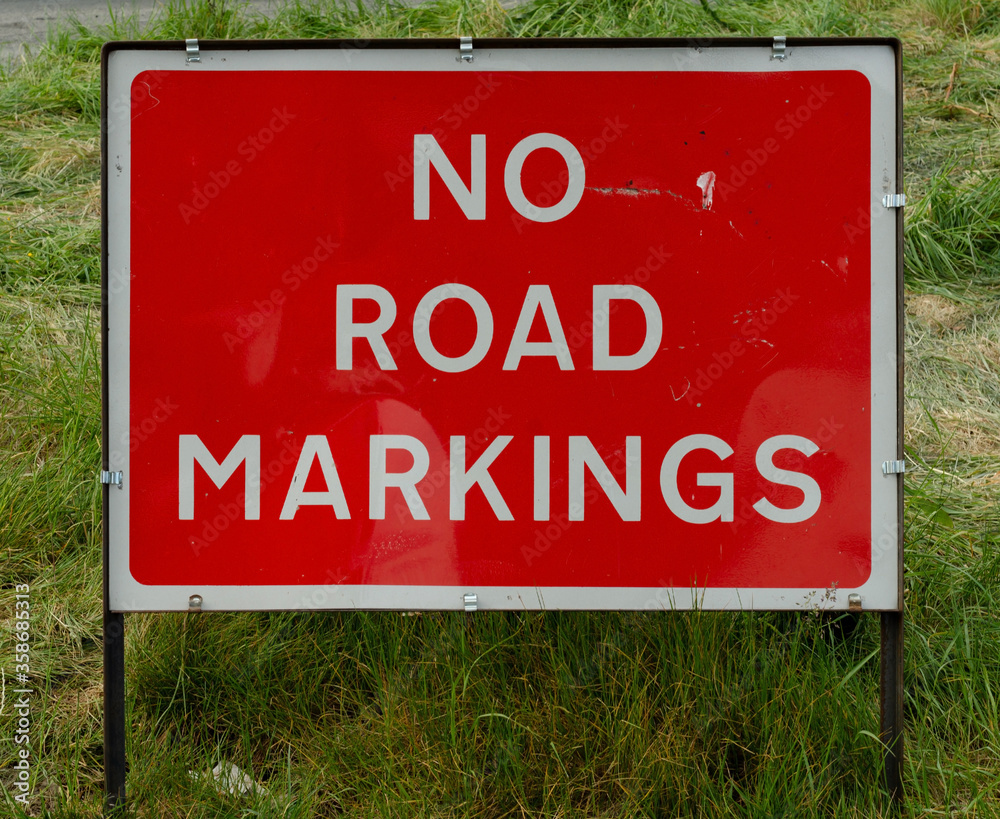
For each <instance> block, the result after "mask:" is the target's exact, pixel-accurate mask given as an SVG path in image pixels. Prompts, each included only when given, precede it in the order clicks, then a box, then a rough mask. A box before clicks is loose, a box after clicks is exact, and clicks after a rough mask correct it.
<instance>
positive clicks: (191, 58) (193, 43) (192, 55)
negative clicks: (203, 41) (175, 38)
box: [184, 39, 201, 63]
mask: <svg viewBox="0 0 1000 819" xmlns="http://www.w3.org/2000/svg"><path fill="white" fill-rule="evenodd" d="M184 47H185V48H186V49H187V58H186V59H185V62H189V63H200V62H201V49H200V48H199V46H198V41H197V40H195V39H192V40H185V41H184Z"/></svg>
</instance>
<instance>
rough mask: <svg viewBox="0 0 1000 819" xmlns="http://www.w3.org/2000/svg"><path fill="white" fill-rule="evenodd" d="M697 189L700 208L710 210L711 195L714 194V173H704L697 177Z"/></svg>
mask: <svg viewBox="0 0 1000 819" xmlns="http://www.w3.org/2000/svg"><path fill="white" fill-rule="evenodd" d="M697 184H698V187H699V188H701V207H702V210H711V209H712V194H713V193H714V192H715V173H714V171H705V173H703V174H702V175H701V176H699V177H698V182H697Z"/></svg>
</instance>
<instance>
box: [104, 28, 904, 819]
mask: <svg viewBox="0 0 1000 819" xmlns="http://www.w3.org/2000/svg"><path fill="white" fill-rule="evenodd" d="M475 43H476V46H477V47H478V48H488V49H509V48H658V47H659V48H662V47H672V48H681V47H683V48H696V49H699V50H700V49H702V48H719V47H742V48H746V47H761V48H767V47H770V46H771V45H772V43H773V39H772V38H770V37H723V38H704V39H702V38H687V39H681V38H666V37H656V38H648V39H638V38H623V39H613V38H595V39H545V38H539V39H532V40H515V39H495V38H484V39H477V40H476V41H475ZM199 45H200V46H202V47H204V48H205V49H210V50H213V51H226V50H228V51H245V50H247V49H256V50H275V49H324V50H329V49H366V48H373V49H450V50H454V51H456V52H457V51H458V47H459V41H458V40H457V39H422V40H202V41H200V42H199ZM817 45H879V46H889V47H890V48H892V50H893V53H894V55H895V62H896V179H897V180H898V181H899V184H900V185H901V184H902V179H903V92H902V82H903V69H902V44H901V43H900V41H899V40H898V39H895V38H884V37H853V38H840V37H810V38H795V37H792V38H788V39H787V40H786V47H787V48H789V49H791V48H795V47H799V46H817ZM164 49H177V50H178V51H181V52H184V51H185V49H186V45H185V43H184V41H182V40H169V41H148V40H147V41H120V42H109V43H105V45H104V47H103V49H102V51H101V164H102V168H103V172H102V175H101V198H102V205H103V206H102V209H101V338H102V353H101V356H102V385H101V395H102V403H103V411H102V438H101V440H102V449H103V455H102V469H104V470H110V469H111V466H112V465H111V464H109V463H108V453H109V451H110V450H109V430H108V414H107V407H108V347H107V334H108V303H107V299H108V275H109V271H108V239H107V235H108V208H107V199H108V181H107V168H108V144H107V125H108V61H109V58H110V56H111V54H112V53H113V52H115V51H119V50H129V51H152V50H164ZM896 327H897V338H896V356H897V359H896V360H897V392H896V395H897V407H896V414H897V442H896V451H897V454H896V457H897V458H898V459H900V460H902V459H903V457H904V448H903V327H904V321H903V211H902V209H901V208H897V209H896ZM109 490H110V486H108V485H105V486H104V487H103V513H104V520H105V521H106V520H107V510H108V493H109ZM898 497H899V501H898V509H897V520H898V527H899V528H898V532H899V544H900V549H899V566H898V572H899V582H898V585H897V588H898V589H899V598H898V601H897V609H896V610H895V611H883V612H880V627H881V644H880V674H879V692H880V693H879V703H880V726H879V736H880V738H881V740H882V742H883V744H884V752H883V785H884V787H885V791H886V793H887V794H888V796H889V798H890V799H891V802H892V804H893V805H894V806H895V807H896V808H897V809H898V808H899V807H901V806H902V802H903V782H902V765H903V748H904V744H903V698H904V690H903V493H902V491H900V492H899V494H898ZM108 549H109V534H108V527H107V526H106V525H105V526H104V534H103V541H102V551H103V566H104V583H103V608H104V618H103V619H104V786H105V794H106V808H107V811H108V814H109V815H114V814H120V813H123V812H124V811H125V809H126V807H127V803H126V799H125V778H126V774H127V772H128V761H127V757H126V735H125V617H124V614H123V613H121V612H113V611H111V610H110V606H109V596H108Z"/></svg>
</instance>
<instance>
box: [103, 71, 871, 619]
mask: <svg viewBox="0 0 1000 819" xmlns="http://www.w3.org/2000/svg"><path fill="white" fill-rule="evenodd" d="M474 65H475V64H474ZM764 69H767V70H764ZM872 106H873V101H872V88H871V84H870V81H869V79H868V78H867V77H866V76H865V74H863V73H860V72H858V71H855V70H815V71H808V70H798V71H790V70H789V71H783V70H776V69H774V68H772V67H770V66H764V67H763V68H762V69H761V70H759V71H690V72H677V71H669V70H664V71H659V72H658V71H635V72H632V71H613V72H601V71H580V70H575V71H559V70H534V71H527V70H525V71H517V70H495V71H494V70H485V69H484V70H479V69H478V68H475V67H474V68H472V69H470V70H467V71H461V70H454V69H451V70H448V71H440V72H438V71H428V70H413V71H406V72H398V71H379V70H372V71H369V70H352V71H321V70H296V71H271V70H213V71H208V70H205V71H202V70H197V69H196V70H188V69H186V68H179V69H178V70H152V71H145V72H140V73H138V74H137V75H136V76H135V78H134V80H133V81H132V85H131V104H130V136H131V154H130V204H129V208H128V216H129V225H130V228H129V229H130V239H129V241H130V252H129V266H130V277H129V324H130V326H129V341H128V360H129V389H128V396H127V399H128V405H129V422H130V438H129V439H128V440H129V448H130V458H129V470H128V473H127V476H126V478H127V483H128V487H129V509H128V515H129V516H128V520H129V524H128V542H129V549H128V571H129V572H130V574H131V576H132V577H133V578H134V580H135V581H137V582H138V583H139V584H143V585H150V586H179V587H185V588H190V589H191V591H192V592H194V591H197V590H198V588H199V587H212V586H286V587H288V586H291V587H297V586H303V587H305V586H310V587H314V586H330V585H342V586H428V587H433V586H442V587H451V588H457V587H463V588H465V587H467V588H468V590H470V591H475V590H476V589H477V588H482V587H506V588H518V589H523V588H541V589H547V588H553V589H554V588H561V587H586V588H633V587H646V588H648V587H662V588H673V589H676V588H684V587H696V588H699V589H712V588H728V589H748V590H753V589H770V590H774V589H778V590H780V589H786V588H787V589H818V590H824V589H830V588H833V589H837V588H840V589H847V588H857V587H861V586H863V585H864V583H865V582H866V581H867V580H868V578H869V575H870V573H871V571H872V542H873V537H872V531H873V525H872V480H873V478H872V464H873V459H874V458H875V457H877V456H875V455H873V453H872V444H871V440H872V429H873V425H872V396H873V389H874V388H873V381H872V359H873V352H872V350H873V343H872V289H873V285H872V281H873V272H872V251H871V240H870V237H869V235H868V232H867V228H868V224H869V223H870V219H871V212H872V196H873V193H872V181H871V180H872V176H873V169H872V148H871V146H872V122H871V120H872ZM890 275H891V273H890ZM114 329H115V328H114V324H113V323H112V332H113V331H114ZM112 437H113V436H112ZM250 594H251V595H252V592H251V593H250ZM507 599H508V600H509V599H510V598H507ZM386 605H391V603H386ZM532 606H533V607H537V604H534V603H533V604H532ZM249 607H253V606H249ZM515 607H520V606H517V605H515ZM580 607H587V605H586V601H582V603H581V606H580Z"/></svg>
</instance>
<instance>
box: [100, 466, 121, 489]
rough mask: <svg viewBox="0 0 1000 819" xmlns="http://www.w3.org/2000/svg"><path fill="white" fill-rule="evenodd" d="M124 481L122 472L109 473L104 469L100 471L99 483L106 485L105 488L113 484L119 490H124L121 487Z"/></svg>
mask: <svg viewBox="0 0 1000 819" xmlns="http://www.w3.org/2000/svg"><path fill="white" fill-rule="evenodd" d="M124 479H125V473H124V472H109V471H108V470H106V469H102V470H101V483H103V484H106V485H107V486H110V485H111V484H114V485H115V486H117V487H118V488H119V489H122V488H124V487H123V486H122V483H123V481H124Z"/></svg>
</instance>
